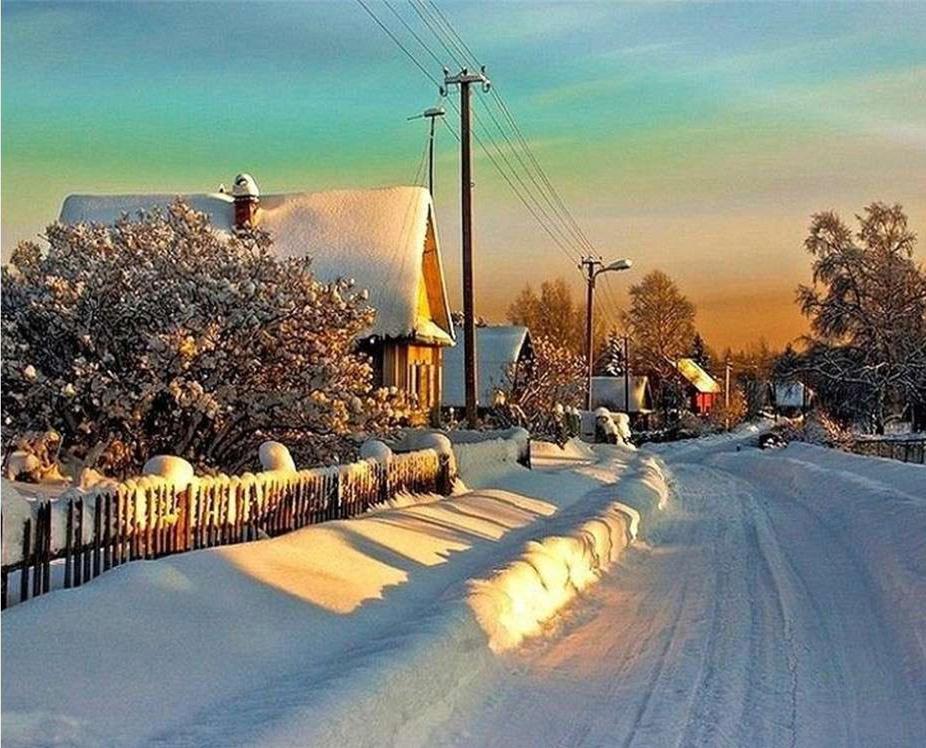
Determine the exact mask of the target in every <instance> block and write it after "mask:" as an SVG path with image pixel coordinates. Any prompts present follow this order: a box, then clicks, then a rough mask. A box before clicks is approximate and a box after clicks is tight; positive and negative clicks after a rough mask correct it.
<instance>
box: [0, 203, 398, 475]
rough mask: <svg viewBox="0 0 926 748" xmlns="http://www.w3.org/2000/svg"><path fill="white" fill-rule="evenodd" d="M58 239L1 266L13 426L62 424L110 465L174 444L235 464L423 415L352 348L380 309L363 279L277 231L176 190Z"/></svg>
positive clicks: (97, 463)
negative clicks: (316, 265) (267, 445)
mask: <svg viewBox="0 0 926 748" xmlns="http://www.w3.org/2000/svg"><path fill="white" fill-rule="evenodd" d="M46 237H47V240H48V247H47V248H44V249H43V248H40V247H39V246H38V245H37V244H34V243H28V242H26V243H23V244H20V245H19V247H17V248H16V250H15V251H14V252H13V255H12V257H11V259H10V263H9V264H8V265H6V266H4V267H3V271H2V276H3V277H2V308H3V325H2V347H3V361H2V367H0V374H2V390H3V413H4V430H5V435H7V434H8V435H9V436H11V437H15V436H21V435H23V434H25V433H27V432H29V431H33V430H36V429H40V430H44V429H48V428H53V429H55V430H56V431H57V432H58V433H59V434H60V435H61V437H62V443H63V448H64V450H66V451H67V453H68V455H67V456H68V457H69V458H70V459H72V460H74V461H76V462H78V463H80V464H85V465H87V466H89V467H95V468H98V469H100V470H101V471H102V472H104V473H106V474H108V475H113V476H117V475H128V474H132V473H136V472H137V471H138V470H139V469H140V468H141V466H142V464H143V463H144V461H145V460H146V459H148V458H149V457H150V456H151V455H154V454H159V453H168V452H169V453H172V454H176V455H178V456H180V457H183V458H184V459H186V460H188V461H189V462H191V463H192V464H193V465H195V466H196V467H197V468H199V469H200V470H201V471H202V472H215V471H219V470H225V471H228V472H239V471H241V470H244V469H246V468H247V467H249V466H252V465H254V464H255V463H254V456H255V454H256V453H257V447H258V445H259V444H260V443H261V442H263V441H265V440H266V439H268V438H276V439H279V440H281V441H285V442H286V443H287V444H289V445H290V447H291V448H292V450H293V453H294V455H295V456H296V458H297V460H299V461H301V462H303V463H305V464H319V463H324V462H330V461H332V460H333V459H334V458H335V457H338V458H341V459H343V458H344V457H347V456H352V455H353V452H354V450H355V449H356V446H357V444H356V443H355V440H354V438H353V436H354V435H355V434H360V433H384V432H388V431H390V430H391V429H392V428H394V427H395V426H396V425H398V424H399V423H400V422H402V421H403V420H404V419H407V417H408V416H409V415H410V413H411V410H410V406H409V405H408V404H407V403H406V402H405V399H404V395H403V394H402V393H401V392H400V391H397V390H395V388H390V389H388V390H387V389H374V387H373V371H372V367H371V365H370V361H369V359H368V357H367V356H365V355H363V354H361V353H359V352H358V351H357V349H356V345H355V343H356V340H357V338H358V336H359V335H361V334H362V332H363V331H364V330H366V329H368V328H369V327H370V326H371V324H372V323H373V321H374V318H375V310H374V309H373V308H372V307H371V306H370V305H369V303H368V302H367V298H366V294H365V292H364V291H362V290H360V289H356V288H354V287H353V285H352V281H350V280H343V281H337V282H334V283H322V282H320V281H318V280H317V279H316V278H315V276H314V275H313V273H312V270H311V258H307V257H303V258H299V257H278V256H277V255H276V254H275V252H274V248H273V242H272V240H271V237H270V235H269V234H268V233H267V232H264V231H261V230H259V229H249V230H247V231H241V232H236V233H235V234H229V233H227V232H221V231H216V230H215V229H214V228H213V226H212V224H211V223H210V220H209V217H208V216H207V215H206V214H204V213H200V212H197V211H195V210H193V209H192V208H190V207H189V206H188V205H186V204H184V203H183V202H181V201H178V202H176V203H174V204H173V205H171V206H170V207H169V209H167V210H165V211H157V210H155V211H154V212H152V213H150V214H142V215H139V216H132V217H129V216H126V217H124V218H122V219H120V220H118V221H116V223H115V224H114V225H103V224H86V223H81V224H75V225H62V224H53V225H51V226H49V227H48V229H47V231H46ZM49 341H53V343H54V344H51V343H50V342H49Z"/></svg>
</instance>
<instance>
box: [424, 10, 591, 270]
mask: <svg viewBox="0 0 926 748" xmlns="http://www.w3.org/2000/svg"><path fill="white" fill-rule="evenodd" d="M409 1H410V2H411V1H412V0H409ZM418 2H419V3H422V4H423V0H418ZM427 2H428V4H429V5H430V6H431V8H432V9H433V11H434V14H435V15H436V16H437V17H438V18H439V20H440V22H441V24H442V25H443V27H444V28H445V29H446V31H447V33H448V34H449V36H450V38H451V41H452V42H453V41H455V43H456V44H457V45H458V46H459V47H462V49H463V50H464V52H465V54H464V56H466V55H468V56H469V58H470V59H472V60H473V62H475V63H476V65H477V66H480V65H481V63H480V61H479V58H478V57H477V56H476V54H475V53H474V52H473V51H472V49H470V47H469V46H468V45H467V44H466V42H465V41H464V40H463V38H462V36H460V34H459V33H458V32H457V30H456V29H455V28H454V27H453V24H452V23H451V22H450V19H448V18H447V16H446V15H445V14H444V13H443V11H441V9H440V8H439V7H438V6H437V4H436V3H435V2H434V0H427ZM432 31H433V29H432ZM490 94H491V95H492V97H493V99H494V100H495V102H496V104H497V105H498V107H499V109H500V110H501V111H502V113H503V115H504V116H505V119H506V120H507V121H508V123H509V125H510V126H511V128H512V130H513V131H514V133H515V135H516V137H517V139H518V141H519V143H520V145H521V147H522V148H523V149H524V152H525V153H526V154H527V156H528V158H529V160H530V161H531V163H532V164H533V166H534V168H535V169H536V170H537V172H538V174H539V175H540V179H541V181H542V182H543V183H544V185H545V186H546V188H547V189H548V190H549V192H550V195H551V196H552V198H553V201H554V202H555V203H556V205H557V206H558V208H559V211H558V213H560V214H561V215H559V217H560V218H562V219H563V220H564V221H565V222H567V223H568V224H569V225H570V226H571V227H572V230H573V231H574V232H575V233H576V235H577V236H578V237H579V239H580V241H581V243H582V244H584V245H585V247H586V248H587V249H588V250H589V251H591V252H594V246H593V245H592V243H591V241H589V239H588V237H587V236H586V235H585V232H584V231H583V230H582V228H581V227H580V226H579V224H578V222H577V221H576V220H575V217H574V216H573V215H572V213H571V212H570V211H569V209H568V208H567V207H566V204H565V202H564V201H563V199H562V197H561V196H560V194H559V192H558V191H557V190H556V188H555V187H554V186H553V184H552V182H551V181H550V179H549V177H548V176H547V174H546V172H545V171H544V169H543V167H542V166H541V165H540V162H539V161H538V160H537V157H536V156H535V155H534V152H533V150H532V149H531V147H530V145H529V143H528V141H527V139H526V138H525V137H524V133H523V132H522V131H521V128H520V127H519V126H518V123H517V121H516V120H515V118H514V115H513V114H512V113H511V110H510V108H509V107H508V105H507V103H506V102H505V100H504V99H503V98H502V95H501V93H500V92H499V90H498V87H497V86H495V87H493V88H492V89H491V91H490ZM486 109H488V107H486ZM493 118H494V117H493Z"/></svg>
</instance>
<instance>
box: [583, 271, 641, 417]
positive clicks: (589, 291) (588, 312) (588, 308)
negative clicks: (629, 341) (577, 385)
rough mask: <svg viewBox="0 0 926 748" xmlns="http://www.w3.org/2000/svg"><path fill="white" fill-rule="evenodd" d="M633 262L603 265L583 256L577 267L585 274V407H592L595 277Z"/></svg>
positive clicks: (588, 408)
mask: <svg viewBox="0 0 926 748" xmlns="http://www.w3.org/2000/svg"><path fill="white" fill-rule="evenodd" d="M632 265H633V263H632V262H631V261H630V260H627V259H623V260H615V261H614V262H611V263H609V264H607V265H605V264H604V263H603V262H602V260H601V258H600V257H598V258H596V257H591V256H589V257H583V258H582V264H581V265H579V267H580V268H581V269H582V270H583V271H584V272H583V275H584V276H585V283H586V293H585V358H586V366H587V367H588V368H587V374H586V382H585V409H586V410H591V409H592V363H593V362H592V344H593V341H592V329H593V324H592V314H593V311H592V310H593V309H594V306H593V302H594V300H595V279H596V278H598V276H599V275H601V274H602V273H609V272H619V271H621V270H629V269H630V267H631V266H632ZM626 365H627V362H626V361H625V362H624V366H626Z"/></svg>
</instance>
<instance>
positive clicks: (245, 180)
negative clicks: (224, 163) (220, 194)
mask: <svg viewBox="0 0 926 748" xmlns="http://www.w3.org/2000/svg"><path fill="white" fill-rule="evenodd" d="M232 195H234V196H235V197H260V190H259V189H258V188H257V182H255V181H254V177H252V176H251V175H250V174H239V175H238V176H237V177H235V184H234V186H233V187H232Z"/></svg>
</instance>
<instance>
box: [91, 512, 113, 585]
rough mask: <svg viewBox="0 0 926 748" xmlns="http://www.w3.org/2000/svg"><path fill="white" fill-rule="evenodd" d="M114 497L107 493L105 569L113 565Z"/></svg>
mask: <svg viewBox="0 0 926 748" xmlns="http://www.w3.org/2000/svg"><path fill="white" fill-rule="evenodd" d="M112 507H113V497H112V494H106V509H105V510H104V511H103V520H104V521H105V522H106V526H105V527H104V528H103V571H109V570H110V568H111V567H112V565H113V551H112V542H113V532H112V524H113V511H112ZM94 570H95V571H96V573H97V574H99V570H98V569H96V567H94Z"/></svg>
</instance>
